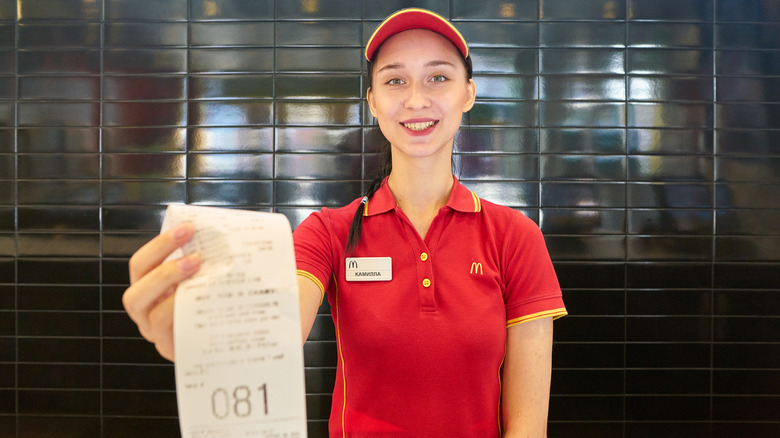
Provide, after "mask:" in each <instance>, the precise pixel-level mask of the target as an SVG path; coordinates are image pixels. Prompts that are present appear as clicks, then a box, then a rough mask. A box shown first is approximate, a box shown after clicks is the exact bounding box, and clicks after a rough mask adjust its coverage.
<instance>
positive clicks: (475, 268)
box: [469, 262, 482, 275]
mask: <svg viewBox="0 0 780 438" xmlns="http://www.w3.org/2000/svg"><path fill="white" fill-rule="evenodd" d="M469 274H479V275H482V263H477V262H472V263H471V270H470V271H469Z"/></svg>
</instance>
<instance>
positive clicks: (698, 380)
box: [626, 369, 711, 395]
mask: <svg viewBox="0 0 780 438" xmlns="http://www.w3.org/2000/svg"><path fill="white" fill-rule="evenodd" d="M710 379H711V374H710V371H709V370H658V369H649V370H628V371H627V372H626V392H627V393H629V394H632V395H660V394H664V395H666V394H681V395H682V394H705V393H707V392H709V388H710Z"/></svg>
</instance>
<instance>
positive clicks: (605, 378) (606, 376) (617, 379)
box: [550, 370, 623, 395]
mask: <svg viewBox="0 0 780 438" xmlns="http://www.w3.org/2000/svg"><path fill="white" fill-rule="evenodd" d="M550 391H551V392H552V393H553V394H582V395H588V394H621V393H622V392H623V373H622V372H616V371H615V370H556V371H555V379H554V383H553V384H552V388H551V389H550Z"/></svg>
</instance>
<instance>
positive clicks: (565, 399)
mask: <svg viewBox="0 0 780 438" xmlns="http://www.w3.org/2000/svg"><path fill="white" fill-rule="evenodd" d="M559 411H560V412H561V414H560V415H561V416H560V417H559V416H555V413H556V412H559ZM622 412H623V397H621V396H618V395H612V396H604V395H591V396H588V395H586V396H582V397H580V396H569V395H565V396H563V395H562V396H558V397H551V399H550V414H551V416H550V420H551V421H553V422H555V421H566V422H572V421H575V422H579V421H583V422H584V421H587V422H589V423H591V424H594V423H595V425H593V426H586V430H588V431H593V432H595V433H594V436H600V437H601V436H603V437H610V438H612V437H615V438H616V437H618V436H622V434H614V433H615V432H616V431H615V430H614V429H611V428H609V427H608V426H606V427H605V425H604V424H603V423H600V422H608V421H615V420H617V419H618V418H622ZM578 429H579V431H582V430H583V429H582V428H578ZM605 429H606V430H607V434H604V431H605ZM564 430H565V429H564ZM570 433H571V432H570ZM567 435H568V434H567Z"/></svg>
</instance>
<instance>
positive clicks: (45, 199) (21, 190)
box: [17, 180, 100, 205]
mask: <svg viewBox="0 0 780 438" xmlns="http://www.w3.org/2000/svg"><path fill="white" fill-rule="evenodd" d="M99 190H100V185H99V183H98V182H97V181H55V180H52V181H46V180H40V181H20V182H18V183H17V196H18V200H19V201H18V202H19V204H20V205H35V204H44V205H57V204H58V205H90V204H92V205H94V204H97V203H98V202H99V200H100V194H99V193H100V191H99Z"/></svg>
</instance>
